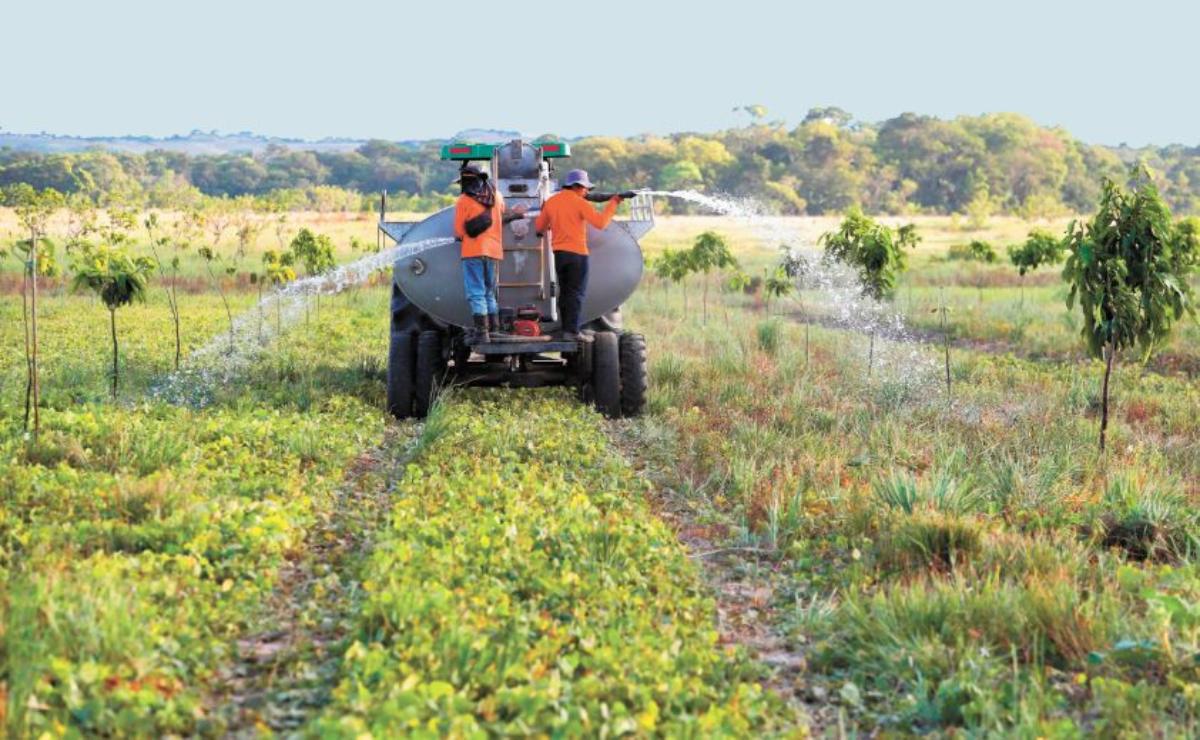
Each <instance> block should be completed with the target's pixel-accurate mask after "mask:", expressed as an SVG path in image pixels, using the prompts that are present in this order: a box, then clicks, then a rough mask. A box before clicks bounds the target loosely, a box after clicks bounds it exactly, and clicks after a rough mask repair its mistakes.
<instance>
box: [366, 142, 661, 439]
mask: <svg viewBox="0 0 1200 740" xmlns="http://www.w3.org/2000/svg"><path fill="white" fill-rule="evenodd" d="M569 156H570V145H569V144H568V143H567V142H564V141H546V140H538V141H533V142H525V141H522V140H520V139H516V140H513V141H509V142H506V143H502V144H468V143H453V144H447V145H445V146H443V147H442V150H441V158H442V159H443V160H446V161H450V162H458V163H459V164H460V165H461V164H463V163H465V162H468V161H476V162H479V163H481V164H482V163H486V164H485V165H483V166H485V167H490V170H489V176H490V178H491V181H492V182H493V183H494V184H495V186H496V189H497V191H498V192H500V193H501V194H502V195H503V196H504V200H505V203H506V205H507V207H508V208H513V207H515V206H517V205H521V204H524V205H525V206H526V207H527V209H528V213H527V214H526V218H524V219H518V220H516V221H512V222H510V223H507V224H504V231H503V234H504V239H503V244H504V259H503V261H502V262H501V263H500V270H499V280H498V296H497V299H498V302H499V305H500V323H501V331H500V332H499V333H496V334H494V335H493V336H492V339H491V341H489V342H486V343H476V344H472V345H469V344H468V343H467V339H468V337H469V334H468V332H467V327H468V326H469V325H470V324H471V321H472V317H471V311H470V308H469V306H468V304H467V299H466V294H465V291H464V288H463V279H462V267H461V264H460V245H459V243H458V242H456V241H450V240H451V239H452V238H453V236H454V209H453V208H446V209H443V210H441V211H438V212H437V213H435V214H433V215H432V216H429V217H428V218H426V219H424V220H423V221H416V222H411V221H388V220H387V203H386V196H385V197H384V198H383V200H382V201H381V206H380V216H379V236H380V240H381V242H383V241H387V242H394V243H395V244H396V245H399V247H400V249H399V250H398V251H397V254H398V255H399V256H398V257H397V259H396V262H395V266H394V270H393V279H392V299H391V333H390V343H389V350H388V368H387V404H388V410H389V411H390V412H391V413H392V414H393V415H394V416H396V417H398V418H406V417H410V416H415V417H418V418H420V417H424V416H425V415H426V413H428V411H429V408H430V404H431V403H432V402H433V399H434V397H435V396H436V394H437V392H438V390H439V388H444V387H447V386H448V385H489V386H504V387H521V388H533V387H543V386H556V385H563V386H571V387H574V388H575V389H576V390H577V393H578V395H579V398H580V400H581V401H583V402H585V403H591V404H594V405H595V406H596V408H597V409H599V410H600V411H601V412H602V413H603V414H604V415H606V416H608V417H611V418H615V417H622V416H636V415H638V414H640V413H641V412H642V410H643V408H644V407H645V403H646V382H647V380H646V341H645V338H644V337H642V336H641V335H640V334H633V333H631V332H627V331H625V329H624V327H623V325H622V320H621V304H622V303H624V302H625V300H626V299H628V298H629V296H630V295H631V294H632V293H633V291H634V290H635V289H636V288H637V285H638V282H639V281H640V280H641V277H642V269H643V260H642V251H641V247H639V246H638V239H640V238H641V237H642V236H643V235H644V234H645V233H646V232H647V231H649V230H650V229H651V228H652V227H653V226H654V213H653V207H652V206H653V204H652V202H651V199H650V196H649V195H645V194H638V195H636V196H635V197H633V198H632V199H631V200H629V201H628V203H629V217H628V218H627V219H614V220H613V221H612V222H611V223H610V224H609V225H608V227H607V228H605V229H603V230H597V229H594V228H592V227H591V226H588V227H587V228H588V251H589V252H590V269H589V280H588V289H587V295H586V297H585V299H584V303H583V311H582V314H581V316H580V321H581V327H582V331H581V332H580V337H579V339H578V340H573V341H562V340H559V339H557V338H556V337H555V336H554V332H555V330H557V329H558V328H559V321H558V306H557V301H556V298H557V294H558V285H557V280H556V278H555V269H554V252H553V251H551V249H550V243H551V241H550V240H551V234H549V233H546V234H543V235H541V236H538V235H537V234H536V233H534V229H533V219H534V218H535V217H536V216H537V213H538V212H539V211H540V210H541V207H542V204H543V203H545V201H546V199H547V198H549V197H550V196H551V195H553V194H554V193H555V192H557V191H558V188H559V185H558V182H557V180H556V179H555V168H554V163H555V161H556V160H558V159H561V158H564V157H569ZM607 197H608V196H606V195H602V194H596V195H593V196H589V198H590V199H594V200H601V199H607ZM426 245H432V246H426ZM405 246H410V247H411V249H408V250H406V249H404V248H403V247H405Z"/></svg>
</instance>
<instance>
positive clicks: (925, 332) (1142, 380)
mask: <svg viewBox="0 0 1200 740" xmlns="http://www.w3.org/2000/svg"><path fill="white" fill-rule="evenodd" d="M170 216H171V214H164V218H170ZM289 218H290V220H289V227H288V228H289V230H294V229H295V228H298V227H299V226H301V225H307V226H309V227H310V228H313V229H315V230H317V231H319V232H321V233H326V234H330V235H331V236H332V237H333V241H334V245H335V250H336V256H337V258H338V260H339V262H346V261H349V260H351V259H354V258H356V256H357V255H356V254H355V253H354V252H353V251H352V250H351V249H350V238H351V237H352V236H354V237H357V238H359V239H361V240H364V241H368V242H369V243H371V244H374V234H373V228H374V226H373V220H372V217H371V216H369V215H367V216H364V215H360V214H345V215H343V214H332V215H331V214H302V215H293V216H291V217H289ZM915 222H916V223H917V226H918V232H919V233H920V234H921V236H922V237H923V242H922V243H921V245H920V246H919V247H918V249H917V251H916V254H915V255H913V256H912V257H911V259H910V266H909V270H908V271H907V272H906V273H905V274H904V276H903V277H902V279H901V283H900V286H899V289H898V291H897V295H896V299H895V301H894V310H895V311H896V312H898V313H899V314H901V315H902V316H904V317H905V318H906V321H907V325H908V326H909V327H910V329H911V332H910V335H909V336H907V337H906V338H905V341H895V340H891V339H880V340H879V347H878V352H879V357H880V361H879V365H877V366H873V368H872V372H868V370H867V343H868V338H867V337H866V336H863V335H862V334H861V333H858V332H855V331H853V330H850V329H847V328H843V327H840V326H838V325H837V324H836V322H834V321H832V319H831V317H833V312H832V310H831V307H829V306H824V305H822V301H821V295H820V294H819V293H818V292H817V291H814V290H801V291H800V292H799V293H798V294H793V295H792V296H790V297H788V298H785V299H782V300H779V301H776V302H774V303H772V304H771V306H770V310H769V311H768V310H767V307H766V305H765V301H764V296H763V295H762V293H761V291H758V292H754V291H749V292H748V291H745V290H730V289H727V288H726V287H725V286H724V276H721V275H718V274H715V273H714V274H713V275H711V276H710V277H709V278H708V280H709V281H710V286H709V302H710V305H709V307H708V318H707V320H705V319H704V317H703V312H702V310H701V303H700V302H701V296H702V293H703V291H702V284H701V280H702V278H700V277H692V278H690V279H689V281H688V282H687V283H686V284H685V285H670V284H666V283H664V282H662V281H660V280H659V279H658V278H656V277H654V276H653V275H650V274H648V275H647V277H646V278H645V279H644V280H643V284H642V286H641V288H640V290H639V292H638V293H637V294H636V295H635V296H634V297H633V299H632V300H631V301H630V302H629V303H628V304H627V305H626V306H625V307H624V308H625V315H626V321H627V323H628V324H629V325H630V326H631V327H632V328H634V329H635V330H636V331H639V332H641V333H643V334H645V335H646V337H647V339H648V342H649V346H650V378H651V395H650V401H649V413H648V414H647V415H645V416H644V417H642V418H639V419H636V420H622V421H606V420H604V419H603V418H602V417H601V416H599V415H598V414H597V413H595V412H594V411H593V410H592V409H591V408H590V407H585V406H582V405H580V404H579V403H577V402H576V401H575V400H574V398H573V397H572V396H571V394H569V393H567V392H565V391H561V390H548V391H523V392H516V391H504V390H487V391H484V390H461V389H456V390H454V391H452V392H450V393H449V394H447V395H446V396H444V397H443V400H442V402H441V404H440V405H439V406H437V407H436V408H435V411H434V413H433V414H432V415H431V416H430V418H429V419H428V420H426V421H425V422H422V423H417V422H413V421H405V422H396V421H394V420H391V419H390V418H389V417H388V416H387V414H386V413H385V411H384V398H383V396H384V388H383V377H384V372H385V366H384V363H385V357H386V348H387V316H386V315H387V301H388V286H387V282H386V281H383V282H382V283H381V284H378V285H372V286H364V287H361V288H357V289H352V290H349V291H346V292H344V293H342V294H340V295H338V296H336V297H332V298H329V299H322V304H321V310H320V314H319V316H315V315H314V316H313V317H311V318H310V319H309V320H308V321H302V322H300V323H297V324H296V325H295V326H293V327H292V328H291V330H290V331H289V332H288V333H287V334H286V335H285V337H283V338H282V339H281V340H278V341H277V342H276V343H275V344H274V345H273V346H272V347H271V348H270V349H269V351H267V352H265V353H264V354H263V356H262V358H261V359H260V360H259V361H258V362H257V363H256V364H255V366H254V367H253V370H252V371H251V372H250V373H248V374H247V375H246V376H245V377H240V378H238V379H237V380H236V382H233V383H228V384H214V385H211V386H210V385H205V386H204V387H203V388H200V389H199V390H200V391H203V392H202V393H198V394H197V398H202V399H203V400H204V404H203V405H185V404H178V405H177V404H173V403H169V402H168V401H167V400H166V399H164V398H163V397H161V396H160V395H159V394H157V393H156V389H157V388H159V387H160V386H161V382H162V378H163V377H164V376H165V375H166V374H168V373H169V372H170V370H171V366H172V353H173V339H172V336H171V322H170V318H169V315H168V310H167V305H166V299H165V297H164V291H163V288H162V285H161V284H160V283H158V282H155V283H152V284H151V287H150V291H149V299H148V301H147V302H146V303H145V304H135V305H133V306H131V307H128V308H122V309H120V310H119V311H118V314H117V321H118V324H119V332H120V336H121V343H122V344H121V347H122V349H121V351H122V385H121V388H120V391H119V393H118V396H117V398H116V400H113V399H111V398H110V397H109V376H108V372H109V367H110V363H111V359H110V356H109V354H108V353H109V352H110V347H109V337H108V330H109V324H108V321H109V316H108V313H107V311H106V310H105V309H104V307H103V306H102V305H101V304H100V303H98V302H97V301H96V300H95V299H93V298H91V297H89V296H86V295H82V294H75V293H73V292H71V291H70V290H69V285H68V284H67V283H66V282H65V281H62V280H58V281H51V282H50V283H49V284H48V286H47V288H46V290H45V291H44V293H43V302H42V304H41V306H40V319H41V321H40V326H39V332H40V336H41V343H42V347H41V349H42V358H41V367H42V381H41V386H42V402H43V406H42V408H41V409H40V411H41V418H42V431H41V434H40V435H39V436H38V438H37V439H36V440H35V439H33V438H32V437H31V436H29V435H27V434H26V433H24V432H23V430H22V416H23V408H22V399H23V395H24V390H25V365H24V361H23V359H22V355H21V346H22V337H21V301H20V295H19V293H18V292H17V290H18V289H19V272H18V270H19V268H18V266H17V265H16V263H15V262H14V261H13V260H12V259H11V258H10V259H8V260H7V261H6V262H4V263H3V264H4V270H5V271H6V272H5V273H4V275H3V276H2V277H3V278H4V279H5V280H6V281H7V282H5V283H4V286H3V287H4V290H5V293H4V298H3V303H2V304H0V319H2V321H0V346H3V347H4V348H5V350H6V351H5V352H4V354H3V356H2V357H0V384H2V385H0V430H2V431H0V497H2V501H0V589H2V591H0V593H2V596H0V630H2V631H0V726H3V727H4V728H6V730H7V734H8V735H10V736H14V737H24V736H31V737H38V736H43V735H45V736H48V737H57V736H66V737H73V736H91V735H101V736H162V735H167V734H177V735H201V736H221V735H226V734H235V735H243V736H244V735H253V734H267V733H268V732H272V731H274V732H280V733H292V732H299V733H301V734H304V735H310V736H334V737H340V736H345V737H363V736H375V737H388V736H394V735H396V734H407V735H418V736H430V737H433V736H447V735H449V736H459V737H469V736H487V735H521V736H524V735H544V736H580V735H585V736H597V735H604V736H615V735H622V734H629V735H635V736H651V735H664V736H694V737H707V736H803V735H805V734H807V733H811V734H813V735H819V736H824V735H828V736H839V735H845V734H858V735H875V734H884V733H895V734H910V733H935V734H941V735H949V734H956V733H959V732H963V731H966V732H968V733H972V734H980V735H984V734H1005V735H1015V736H1021V737H1080V736H1091V735H1098V736H1107V737H1124V736H1128V737H1133V736H1146V735H1155V736H1170V737H1175V736H1178V737H1187V736H1195V734H1196V733H1197V732H1198V731H1200V728H1198V727H1197V723H1198V721H1200V571H1198V570H1197V565H1196V563H1197V559H1198V557H1200V556H1198V553H1200V515H1198V514H1197V503H1198V502H1200V419H1198V418H1197V414H1196V411H1197V409H1198V408H1200V384H1198V383H1197V373H1198V371H1200V329H1198V327H1197V325H1196V324H1195V323H1194V322H1189V321H1184V322H1181V324H1180V325H1179V326H1178V327H1177V329H1176V331H1175V333H1174V335H1173V336H1172V338H1171V340H1170V342H1169V343H1168V344H1167V345H1166V346H1165V347H1164V348H1163V349H1162V350H1161V351H1160V352H1159V353H1158V355H1157V357H1156V359H1155V360H1153V361H1152V362H1151V363H1150V364H1149V365H1147V366H1142V365H1140V364H1138V363H1137V362H1135V361H1134V359H1133V358H1128V359H1127V360H1126V361H1123V362H1122V363H1120V364H1119V365H1118V367H1117V370H1116V373H1115V381H1114V382H1115V386H1114V387H1115V391H1114V399H1115V410H1114V413H1113V418H1112V422H1111V424H1112V426H1111V428H1110V430H1109V435H1110V436H1109V441H1110V444H1109V450H1108V453H1107V455H1106V456H1101V455H1100V454H1099V453H1098V452H1097V451H1096V431H1097V419H1096V415H1097V406H1098V397H1099V386H1100V379H1101V372H1100V371H1101V369H1102V367H1101V365H1100V363H1099V362H1096V361H1091V360H1087V359H1085V353H1084V352H1083V345H1082V343H1081V340H1080V339H1079V337H1078V332H1079V323H1078V318H1077V317H1072V316H1071V315H1070V314H1068V312H1067V311H1066V308H1065V306H1064V297H1065V288H1064V287H1063V285H1062V283H1061V282H1060V280H1059V278H1058V273H1059V270H1060V268H1057V267H1050V268H1045V269H1043V270H1041V271H1038V272H1036V273H1033V274H1031V275H1030V276H1028V277H1027V278H1026V279H1025V281H1021V280H1020V279H1019V277H1018V275H1017V272H1016V270H1015V269H1014V268H1013V267H1012V266H1010V265H1008V264H1006V263H1004V262H1000V263H997V264H994V265H982V264H978V263H973V262H964V261H960V260H948V259H947V258H946V255H947V252H948V249H949V247H950V246H951V245H953V244H958V243H963V242H967V241H970V240H972V239H980V238H982V239H987V240H989V241H991V242H993V243H994V244H995V245H996V247H997V249H998V250H999V251H1000V253H1001V258H1002V259H1003V257H1004V254H1003V246H1004V245H1005V244H1008V243H1011V242H1015V241H1018V240H1020V239H1022V238H1023V237H1024V235H1025V233H1026V232H1027V231H1028V230H1029V228H1031V227H1032V226H1034V225H1039V226H1042V227H1044V228H1052V229H1054V230H1056V231H1060V230H1061V228H1062V227H1063V226H1065V222H1060V221H1055V222H1053V223H1041V224H1031V223H1028V222H1025V221H1021V220H1018V219H1009V218H1003V219H1001V218H996V219H992V220H991V222H990V223H989V224H988V225H987V226H986V227H985V228H983V229H981V230H976V231H970V230H967V229H966V228H965V227H964V225H963V224H961V223H959V222H958V220H957V219H951V218H935V217H920V218H917V219H915ZM836 224H837V219H835V218H791V219H779V220H778V221H777V222H774V224H773V226H772V227H764V226H762V225H750V224H747V223H746V222H744V221H739V220H736V219H719V218H701V217H671V218H664V219H662V220H660V222H659V224H658V225H657V227H656V229H655V231H653V232H651V234H650V235H649V236H648V237H647V239H646V240H645V244H644V246H645V248H646V252H647V255H648V256H649V257H653V256H654V255H657V254H659V253H660V252H661V251H662V250H663V249H665V248H668V247H671V248H678V247H681V246H687V245H689V244H690V243H691V240H692V239H693V238H694V237H695V236H696V235H697V234H698V233H699V232H701V231H703V230H707V229H713V230H716V231H719V232H721V233H723V234H725V235H726V236H727V237H728V239H729V241H730V244H731V245H732V247H733V249H734V252H735V255H736V256H737V257H738V259H739V261H740V262H741V263H742V266H743V268H744V269H745V271H746V272H747V273H748V274H750V275H752V276H753V275H759V274H761V273H762V272H763V271H764V270H766V269H767V268H769V267H771V266H773V265H774V264H775V263H776V262H777V260H778V256H779V252H778V239H777V238H776V235H777V234H778V233H782V231H779V230H786V231H787V232H789V233H801V234H804V235H806V236H807V237H808V238H809V239H811V238H815V237H816V236H817V235H818V234H820V233H822V232H823V231H826V230H829V229H831V228H834V227H835V226H836ZM770 228H776V229H777V231H776V232H773V233H772V236H768V237H763V236H762V234H763V233H764V229H766V230H767V231H768V232H769V231H770ZM15 231H16V226H15V223H14V221H13V219H12V216H11V214H10V213H7V212H5V213H3V214H0V241H5V240H11V239H12V238H16V234H15ZM6 235H7V236H6ZM137 240H139V242H138V244H137V246H136V249H138V250H144V249H145V245H144V243H141V242H142V241H144V240H142V239H141V237H140V236H138V237H137ZM275 242H276V238H275V235H274V234H273V233H272V232H271V230H270V229H264V230H263V232H262V233H261V234H260V235H259V237H258V239H257V240H256V242H255V243H253V244H251V245H249V248H248V249H247V253H246V255H245V256H244V257H243V258H242V259H241V261H239V262H238V265H239V266H238V268H237V271H239V272H243V273H248V272H249V271H252V270H256V269H258V267H259V265H260V264H261V263H260V259H259V255H260V254H261V252H262V251H263V250H266V249H273V248H278V245H277V244H276V243H275ZM234 245H235V242H234V241H232V240H227V241H224V242H222V244H221V245H219V246H220V247H221V248H222V249H223V250H224V252H225V253H227V254H232V250H233V249H234ZM182 271H183V276H184V277H186V278H188V279H189V280H191V281H192V283H190V284H189V285H188V290H187V291H186V292H185V293H183V294H182V295H181V298H180V308H181V312H182V317H181V319H182V326H183V344H184V348H185V355H186V354H187V353H188V352H190V351H193V350H195V349H196V348H198V347H200V346H202V345H204V344H205V343H206V342H207V341H209V339H211V338H212V337H214V336H217V335H219V333H220V332H222V331H223V329H224V328H225V327H226V325H225V321H226V318H225V313H224V309H223V307H222V303H221V299H220V298H219V297H218V295H217V294H216V292H215V291H214V289H213V287H212V285H211V283H210V281H209V280H208V279H207V276H206V273H205V272H204V267H203V263H202V262H201V261H200V260H199V259H198V258H196V257H195V256H194V255H192V254H190V253H189V255H188V256H187V259H185V260H184V262H183V268H182ZM226 288H227V289H228V290H229V291H230V293H231V296H232V298H231V301H232V304H233V305H232V308H233V309H234V311H235V312H242V311H250V310H253V306H254V303H255V299H256V297H257V288H256V287H255V286H253V285H251V284H250V283H249V281H248V280H247V279H238V278H236V277H235V278H230V279H228V281H227V284H226ZM685 301H686V302H687V306H688V308H687V310H685V309H684V305H685ZM943 302H944V303H945V304H946V305H947V306H948V309H949V310H948V313H947V316H948V325H949V332H950V336H951V339H952V342H951V345H950V346H951V349H950V364H951V368H950V369H951V376H952V377H951V381H952V390H951V395H950V396H949V397H948V396H947V394H946V392H945V388H944V385H943V384H944V378H942V377H941V372H942V365H941V364H940V363H942V362H943V359H944V358H943V355H942V352H943V345H942V339H943V335H942V328H941V323H940V321H941V319H940V315H939V314H938V313H935V311H936V309H938V308H939V307H940V306H941V305H942V304H943ZM267 320H268V321H269V317H267Z"/></svg>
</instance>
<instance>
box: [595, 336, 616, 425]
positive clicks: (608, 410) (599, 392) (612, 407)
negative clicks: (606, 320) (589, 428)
mask: <svg viewBox="0 0 1200 740" xmlns="http://www.w3.org/2000/svg"><path fill="white" fill-rule="evenodd" d="M618 344H619V342H618V339H617V335H616V334H614V333H613V332H611V331H598V332H596V334H595V338H594V340H593V342H592V382H591V388H592V398H593V399H594V400H595V404H596V408H597V409H599V410H600V413H602V414H604V415H605V416H607V417H608V418H610V419H616V418H618V417H620V416H621V353H620V349H619V347H618Z"/></svg>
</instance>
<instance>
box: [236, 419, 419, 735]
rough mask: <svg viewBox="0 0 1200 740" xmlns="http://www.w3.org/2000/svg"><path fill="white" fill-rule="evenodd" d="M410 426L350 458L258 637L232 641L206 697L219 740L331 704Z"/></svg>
mask: <svg viewBox="0 0 1200 740" xmlns="http://www.w3.org/2000/svg"><path fill="white" fill-rule="evenodd" d="M418 432H419V427H417V426H415V425H411V424H410V425H404V426H396V427H392V428H390V429H389V430H388V432H387V433H386V437H385V440H384V442H383V444H382V445H380V446H379V447H377V448H375V449H372V450H368V451H366V452H364V453H363V454H362V455H360V456H359V458H358V459H357V460H355V462H354V463H353V464H352V465H351V467H350V469H349V470H348V472H347V475H346V479H345V480H344V481H343V483H342V485H341V486H340V487H339V488H338V490H337V492H336V493H335V494H334V501H333V503H332V506H330V507H329V508H327V509H326V510H324V511H322V512H321V515H320V516H319V518H318V520H317V521H316V522H315V524H314V526H313V527H312V528H311V530H310V531H309V532H308V535H307V537H306V539H305V542H304V546H303V547H302V548H301V550H300V551H299V552H298V553H297V554H296V556H295V557H294V558H292V559H290V560H289V561H288V562H287V563H285V564H284V565H283V566H282V567H281V569H280V575H279V584H278V586H277V587H276V589H275V592H274V594H272V596H271V597H270V599H269V602H268V604H267V605H266V608H265V614H264V616H263V617H262V618H261V619H260V628H259V630H258V631H256V632H254V633H252V634H249V635H247V636H245V637H243V638H242V639H240V640H238V643H237V648H238V656H237V660H236V661H235V662H234V663H232V664H231V665H228V666H226V667H225V668H224V669H223V671H222V673H221V676H220V679H221V680H220V683H221V685H222V686H223V687H224V689H225V691H224V692H223V693H222V694H221V695H220V696H218V697H214V699H213V700H212V703H213V704H215V713H216V714H217V716H219V717H222V718H223V724H224V734H225V736H227V737H257V736H259V735H261V734H263V733H264V732H266V731H270V732H282V733H288V732H293V731H295V730H297V729H299V728H300V727H302V726H303V725H304V723H305V722H307V721H308V720H309V719H311V718H312V716H313V715H314V714H315V713H317V712H319V711H320V710H321V708H322V707H324V706H325V705H326V704H327V703H328V702H329V699H330V691H331V688H332V686H333V684H334V682H336V680H337V677H338V665H339V662H340V660H341V654H342V651H343V649H344V647H345V645H344V641H345V640H346V638H347V636H348V635H349V634H351V632H352V629H353V626H354V616H355V614H356V612H357V609H358V607H359V605H360V603H361V601H362V596H363V593H362V590H361V584H360V583H359V581H358V573H357V570H358V568H360V567H361V565H362V561H363V558H364V557H365V554H366V553H367V552H368V551H369V549H370V547H371V544H372V540H373V539H374V537H375V535H376V533H377V530H378V528H379V526H380V525H381V523H382V522H383V521H384V520H385V519H386V516H387V511H388V509H389V508H390V503H391V498H392V494H393V490H394V486H395V477H396V475H397V474H398V472H399V471H401V470H402V469H403V466H404V463H405V461H406V460H407V459H408V458H409V457H410V456H411V455H412V454H413V453H414V451H415V448H416V445H417V444H418V442H419V438H418V436H417V434H418Z"/></svg>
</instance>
